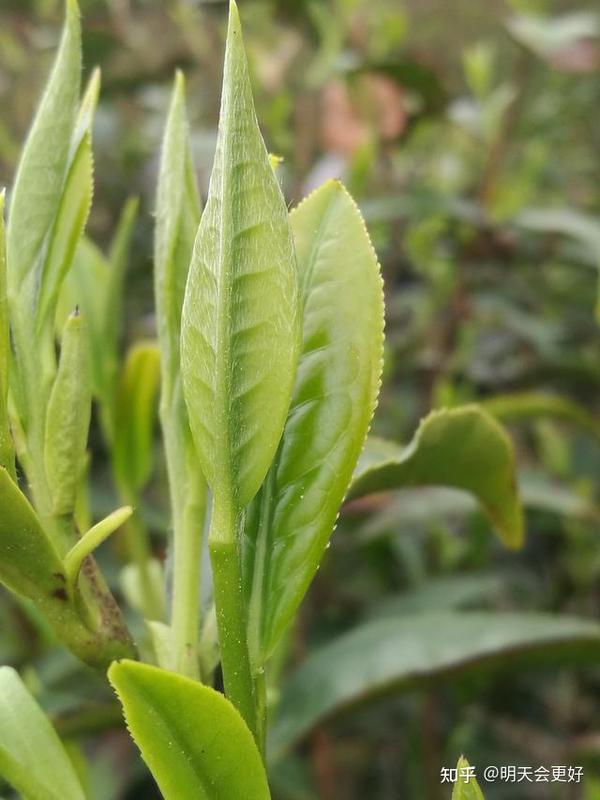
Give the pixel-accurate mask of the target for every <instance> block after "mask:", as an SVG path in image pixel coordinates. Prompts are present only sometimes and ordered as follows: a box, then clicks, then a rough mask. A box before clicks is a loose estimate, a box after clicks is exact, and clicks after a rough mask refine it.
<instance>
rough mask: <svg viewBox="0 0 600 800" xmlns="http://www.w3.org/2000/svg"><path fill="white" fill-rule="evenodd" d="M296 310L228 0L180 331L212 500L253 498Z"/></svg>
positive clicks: (295, 346) (283, 222) (281, 413)
mask: <svg viewBox="0 0 600 800" xmlns="http://www.w3.org/2000/svg"><path fill="white" fill-rule="evenodd" d="M298 312H299V310H298V291H297V276H296V259H295V254H294V245H293V240H292V231H291V228H290V223H289V220H288V213H287V208H286V204H285V200H284V198H283V195H282V194H281V189H280V188H279V184H278V182H277V178H276V177H275V174H274V173H273V170H272V168H271V165H270V163H269V157H268V153H267V150H266V148H265V144H264V142H263V139H262V136H261V134H260V130H259V127H258V123H257V120H256V114H255V111H254V102H253V99H252V91H251V87H250V79H249V75H248V66H247V61H246V55H245V52H244V46H243V43H242V34H241V27H240V21H239V16H238V12H237V7H236V5H235V3H234V2H232V3H231V5H230V17H229V30H228V35H227V48H226V54H225V70H224V76H223V94H222V99H221V116H220V123H219V137H218V140H217V150H216V155H215V161H214V166H213V172H212V176H211V181H210V189H209V196H208V201H207V204H206V208H205V210H204V213H203V215H202V220H201V222H200V228H199V230H198V236H197V238H196V243H195V246H194V253H193V256H192V262H191V265H190V273H189V278H188V283H187V287H186V292H185V300H184V305H183V317H182V340H181V347H182V350H181V367H182V375H183V382H184V391H185V398H186V402H187V405H188V409H189V415H190V424H191V428H192V432H193V434H194V440H195V442H196V446H197V448H198V455H199V458H200V462H201V465H202V470H203V472H204V474H205V476H206V479H207V481H208V483H209V485H210V487H211V489H212V491H213V496H214V498H215V507H217V506H218V505H219V504H221V505H224V506H228V507H232V508H235V509H241V508H243V507H244V506H246V505H247V504H248V503H249V502H250V500H251V499H252V498H253V497H254V495H255V494H256V492H257V491H258V489H259V488H260V485H261V483H262V481H263V479H264V477H265V475H266V472H267V470H268V468H269V465H270V463H271V461H272V460H273V456H274V455H275V451H276V449H277V445H278V443H279V439H280V438H281V434H282V431H283V426H284V423H285V418H286V414H287V410H288V406H289V403H290V398H291V392H292V387H293V381H294V377H295V367H296V361H297V356H298V350H299V343H300V342H299V340H300V314H299V313H298Z"/></svg>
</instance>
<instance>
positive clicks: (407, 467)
mask: <svg viewBox="0 0 600 800" xmlns="http://www.w3.org/2000/svg"><path fill="white" fill-rule="evenodd" d="M427 485H438V486H448V487H453V488H456V489H464V490H465V491H467V492H470V493H471V494H473V495H474V496H475V497H476V498H477V499H478V501H479V502H480V503H481V505H482V507H483V509H484V511H485V512H486V514H487V515H488V517H489V518H490V520H491V521H492V523H493V525H494V526H495V528H496V529H497V531H498V534H499V535H500V537H501V538H502V540H503V542H504V543H505V544H506V545H508V546H509V547H519V546H520V545H521V542H522V539H523V513H522V508H521V503H520V500H519V494H518V489H517V484H516V476H515V459H514V453H513V449H512V445H511V442H510V439H509V438H508V436H507V434H506V432H505V431H504V430H503V428H502V427H501V426H500V425H499V424H498V423H497V422H496V420H495V419H494V418H493V417H491V416H490V415H489V414H488V413H487V412H485V411H483V410H482V409H481V408H479V407H478V406H475V405H469V406H462V407H460V408H453V409H442V410H440V411H434V412H432V413H431V414H429V416H428V417H426V418H425V419H423V420H422V421H421V424H420V425H419V429H418V431H417V433H416V434H415V437H414V438H413V440H412V442H411V443H410V444H409V445H408V446H407V447H404V448H402V447H400V446H399V445H395V444H394V443H392V442H388V441H384V440H382V439H377V438H375V437H372V438H370V439H369V440H368V442H367V447H366V448H365V451H364V453H363V456H362V458H361V460H360V462H359V465H358V469H357V470H356V473H355V475H354V478H353V481H352V486H351V487H350V492H349V497H350V498H355V497H362V496H363V495H366V494H370V493H372V492H380V491H384V490H386V489H403V488H405V487H407V486H427Z"/></svg>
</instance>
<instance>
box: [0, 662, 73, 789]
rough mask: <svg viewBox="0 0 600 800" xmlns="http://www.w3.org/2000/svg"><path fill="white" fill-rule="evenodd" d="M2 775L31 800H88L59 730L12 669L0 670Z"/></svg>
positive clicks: (0, 754)
mask: <svg viewBox="0 0 600 800" xmlns="http://www.w3.org/2000/svg"><path fill="white" fill-rule="evenodd" d="M0 775H2V777H4V778H5V779H6V780H7V781H8V782H9V783H11V784H12V785H13V786H14V787H15V789H16V790H17V791H18V792H19V793H20V794H21V795H22V796H23V797H24V798H27V800H85V793H84V791H83V789H82V788H81V784H80V782H79V778H78V777H77V773H76V772H75V768H74V767H73V763H72V762H71V759H70V758H69V756H68V755H67V752H66V750H65V748H64V747H63V744H62V742H61V741H60V739H59V738H58V735H57V733H56V731H55V730H54V728H53V727H52V725H51V723H50V721H49V719H48V717H47V716H46V715H45V714H44V712H43V711H42V709H41V708H40V707H39V705H38V704H37V702H36V701H35V700H34V698H33V697H32V696H31V694H30V693H29V691H28V690H27V688H26V687H25V685H24V684H23V681H22V680H21V678H20V677H19V675H18V673H17V672H16V671H15V670H14V669H12V668H11V667H0Z"/></svg>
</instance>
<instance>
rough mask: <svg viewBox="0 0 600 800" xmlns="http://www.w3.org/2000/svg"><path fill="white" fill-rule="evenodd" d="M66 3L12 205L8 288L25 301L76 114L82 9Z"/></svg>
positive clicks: (60, 182)
mask: <svg viewBox="0 0 600 800" xmlns="http://www.w3.org/2000/svg"><path fill="white" fill-rule="evenodd" d="M66 5H67V19H66V23H65V28H64V31H63V35H62V40H61V45H60V49H59V51H58V54H57V56H56V61H55V63H54V67H53V70H52V74H51V75H50V78H49V80H48V83H47V85H46V89H45V92H44V95H43V97H42V100H41V103H40V106H39V108H38V111H37V114H36V117H35V120H34V122H33V125H32V128H31V131H30V133H29V136H28V138H27V142H26V144H25V147H24V149H23V154H22V156H21V161H20V163H19V167H18V170H17V175H16V178H15V186H14V191H13V197H12V202H11V208H10V218H9V224H8V231H7V250H8V264H9V293H10V297H11V301H14V302H15V303H19V304H20V305H21V306H24V305H25V304H26V303H31V304H33V301H34V297H33V292H34V291H35V289H36V274H35V273H36V270H38V269H39V268H40V266H41V265H40V263H39V262H40V255H41V251H42V248H43V244H44V239H45V238H46V236H47V235H48V232H49V230H50V228H51V226H52V224H53V221H54V217H55V215H56V212H57V210H58V204H59V201H60V197H61V194H62V191H63V184H64V180H65V175H66V171H67V165H68V159H69V149H70V145H71V135H72V132H73V127H74V125H75V122H76V118H77V108H78V104H79V90H80V72H81V31H80V24H79V10H78V8H77V3H76V2H75V0H68V2H67V4H66ZM26 281H27V283H26V285H25V282H26ZM23 290H24V296H23Z"/></svg>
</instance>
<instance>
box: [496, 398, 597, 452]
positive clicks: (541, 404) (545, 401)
mask: <svg viewBox="0 0 600 800" xmlns="http://www.w3.org/2000/svg"><path fill="white" fill-rule="evenodd" d="M482 406H483V408H485V410H486V411H489V413H490V414H492V416H494V417H496V418H497V419H501V420H512V419H522V418H528V417H554V418H556V419H564V420H566V421H567V422H572V423H573V424H574V425H578V426H579V427H581V428H582V429H583V430H585V431H587V432H588V433H591V434H592V436H593V437H594V438H595V439H597V441H598V442H600V423H599V422H598V420H597V419H596V417H594V416H593V415H592V414H590V413H589V412H588V411H587V410H586V409H585V408H583V406H580V405H579V404H578V403H575V402H574V401H573V400H570V399H569V398H567V397H560V396H559V395H552V394H544V393H543V392H515V393H514V394H500V395H496V396H495V397H491V398H489V399H488V400H484V401H483V403H482Z"/></svg>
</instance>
